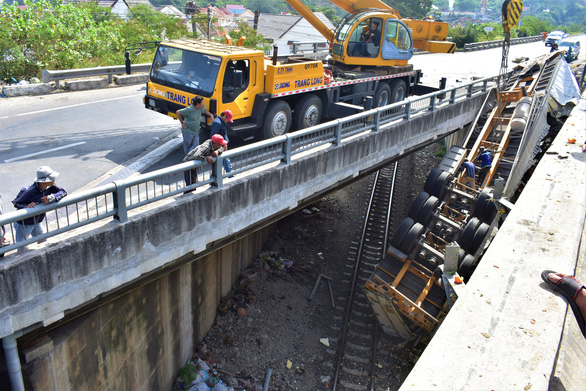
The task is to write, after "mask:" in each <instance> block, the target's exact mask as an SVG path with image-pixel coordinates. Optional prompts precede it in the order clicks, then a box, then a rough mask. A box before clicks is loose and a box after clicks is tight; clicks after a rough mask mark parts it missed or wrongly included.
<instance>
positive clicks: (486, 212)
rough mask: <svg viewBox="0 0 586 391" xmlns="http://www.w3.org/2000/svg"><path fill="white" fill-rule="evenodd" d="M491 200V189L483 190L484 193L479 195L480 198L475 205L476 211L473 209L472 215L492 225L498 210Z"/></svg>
mask: <svg viewBox="0 0 586 391" xmlns="http://www.w3.org/2000/svg"><path fill="white" fill-rule="evenodd" d="M491 199H492V197H491V195H490V189H489V188H486V187H485V188H484V189H482V191H481V192H480V193H479V194H478V198H477V199H476V203H475V204H474V209H472V213H471V215H472V216H474V217H478V218H479V219H480V220H482V221H484V222H485V223H487V224H490V223H491V222H492V219H494V216H495V215H496V212H497V208H496V206H495V204H494V203H493V202H492V201H491Z"/></svg>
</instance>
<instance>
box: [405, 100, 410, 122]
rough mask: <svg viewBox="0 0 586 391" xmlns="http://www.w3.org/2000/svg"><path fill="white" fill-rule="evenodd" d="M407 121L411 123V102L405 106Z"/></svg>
mask: <svg viewBox="0 0 586 391" xmlns="http://www.w3.org/2000/svg"><path fill="white" fill-rule="evenodd" d="M405 119H406V120H407V121H409V120H410V119H411V101H409V102H407V104H406V105H405Z"/></svg>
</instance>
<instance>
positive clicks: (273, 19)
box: [248, 12, 335, 39]
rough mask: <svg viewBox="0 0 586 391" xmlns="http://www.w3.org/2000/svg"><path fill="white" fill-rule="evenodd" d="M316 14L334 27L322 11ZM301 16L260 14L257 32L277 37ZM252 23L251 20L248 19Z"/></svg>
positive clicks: (299, 19) (298, 20) (329, 25)
mask: <svg viewBox="0 0 586 391" xmlns="http://www.w3.org/2000/svg"><path fill="white" fill-rule="evenodd" d="M315 16H317V17H318V18H319V19H320V20H321V21H322V22H324V23H325V24H326V26H328V27H330V28H331V29H334V28H335V26H334V25H333V24H332V22H330V20H329V19H328V18H327V17H326V16H325V15H324V14H323V13H322V12H316V13H315ZM302 19H303V17H301V16H299V15H274V14H260V15H259V17H258V32H259V34H262V35H264V36H267V37H270V38H273V39H278V38H281V37H283V35H285V34H286V33H287V31H289V30H290V29H291V28H292V27H293V26H295V25H296V24H297V23H299V22H300V21H301V20H302ZM248 23H250V24H251V25H252V21H248Z"/></svg>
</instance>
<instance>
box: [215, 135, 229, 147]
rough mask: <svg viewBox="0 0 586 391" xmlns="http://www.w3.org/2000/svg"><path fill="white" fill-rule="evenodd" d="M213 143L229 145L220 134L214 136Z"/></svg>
mask: <svg viewBox="0 0 586 391" xmlns="http://www.w3.org/2000/svg"><path fill="white" fill-rule="evenodd" d="M212 143H215V144H220V145H228V142H227V141H226V140H224V137H222V136H221V135H219V134H214V135H213V136H212Z"/></svg>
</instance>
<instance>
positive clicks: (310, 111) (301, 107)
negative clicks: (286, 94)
mask: <svg viewBox="0 0 586 391" xmlns="http://www.w3.org/2000/svg"><path fill="white" fill-rule="evenodd" d="M321 115H322V103H321V99H320V98H319V97H317V96H316V95H313V94H309V95H306V96H304V97H303V98H301V99H299V102H297V105H296V106H295V112H294V113H293V127H294V128H295V129H305V128H310V127H312V126H315V125H317V124H319V121H321Z"/></svg>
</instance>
